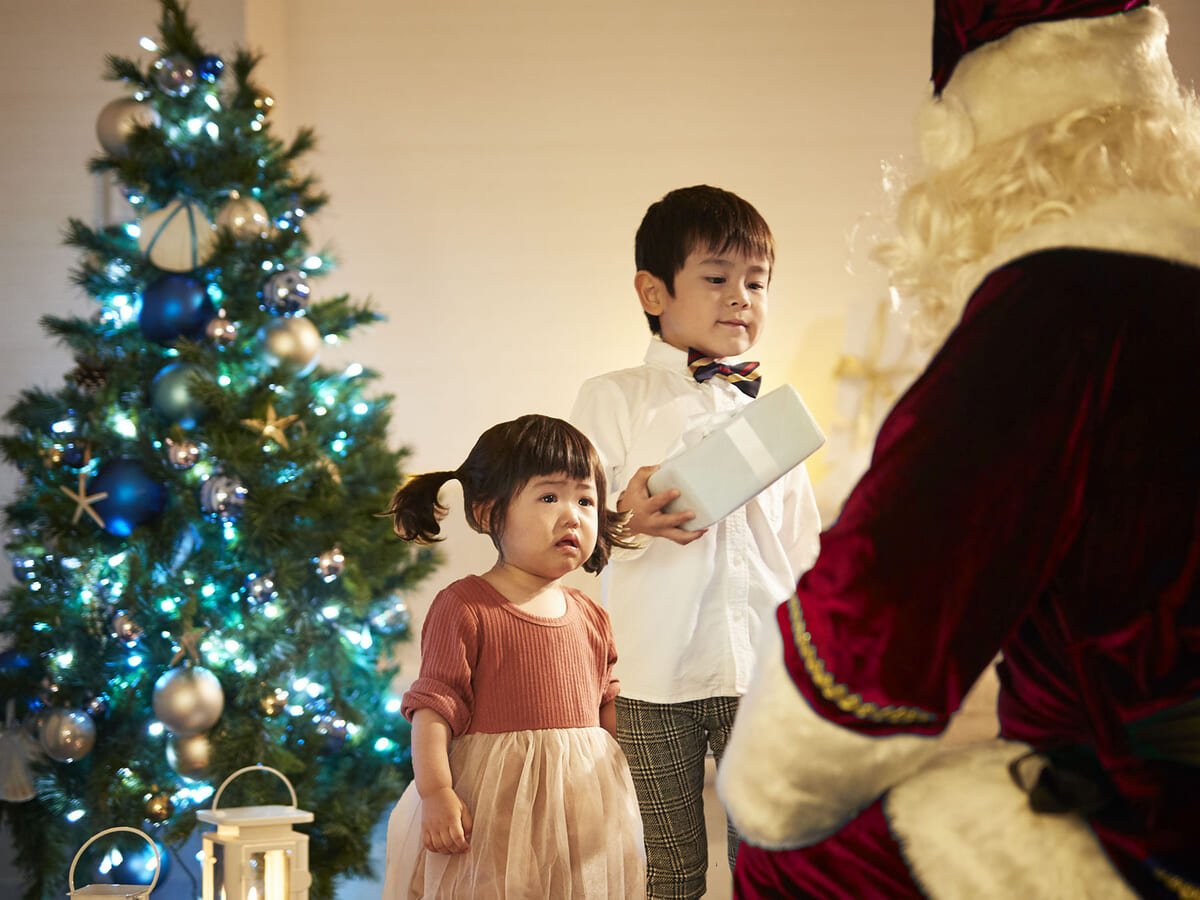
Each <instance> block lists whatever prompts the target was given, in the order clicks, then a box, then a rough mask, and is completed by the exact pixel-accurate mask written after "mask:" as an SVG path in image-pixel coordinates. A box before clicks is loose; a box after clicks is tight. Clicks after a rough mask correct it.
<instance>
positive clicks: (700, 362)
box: [688, 347, 762, 397]
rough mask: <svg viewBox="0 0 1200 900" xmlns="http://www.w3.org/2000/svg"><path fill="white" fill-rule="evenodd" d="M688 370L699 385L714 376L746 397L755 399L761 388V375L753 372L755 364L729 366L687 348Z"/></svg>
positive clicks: (756, 366)
mask: <svg viewBox="0 0 1200 900" xmlns="http://www.w3.org/2000/svg"><path fill="white" fill-rule="evenodd" d="M688 368H689V369H690V370H691V372H692V376H693V377H694V378H695V379H696V380H697V381H699V382H701V383H703V382H705V381H708V380H709V379H710V378H712V377H713V376H714V375H715V376H717V377H718V378H724V379H725V380H726V381H728V382H729V383H730V384H732V385H733V386H734V387H735V388H737V389H738V390H739V391H741V392H742V393H743V394H745V395H746V396H747V397H757V396H758V389H759V388H760V387H761V386H762V381H761V380H760V379H761V378H762V375H761V374H759V373H758V372H756V371H755V370H756V369H757V368H758V363H756V362H740V363H735V364H734V365H732V366H731V365H728V364H726V363H723V362H717V361H716V360H715V359H713V358H712V357H710V356H705V355H704V354H703V353H701V352H700V351H699V350H693V349H692V348H690V347H689V348H688Z"/></svg>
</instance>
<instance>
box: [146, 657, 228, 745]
mask: <svg viewBox="0 0 1200 900" xmlns="http://www.w3.org/2000/svg"><path fill="white" fill-rule="evenodd" d="M153 705H154V715H155V717H156V718H157V719H158V721H160V722H162V724H163V727H164V728H166V729H167V731H169V732H171V733H172V734H179V735H184V736H189V735H193V734H202V733H203V732H205V731H208V729H210V728H212V727H213V725H215V724H217V719H219V718H221V711H222V710H223V709H224V708H225V692H224V691H223V690H222V689H221V682H220V681H218V680H217V676H216V675H214V674H213V673H212V672H210V671H209V670H208V669H206V668H204V667H203V666H197V665H185V666H183V667H181V668H178V669H170V670H168V671H166V672H164V673H163V674H162V675H160V676H159V678H158V680H157V681H156V682H154V695H153Z"/></svg>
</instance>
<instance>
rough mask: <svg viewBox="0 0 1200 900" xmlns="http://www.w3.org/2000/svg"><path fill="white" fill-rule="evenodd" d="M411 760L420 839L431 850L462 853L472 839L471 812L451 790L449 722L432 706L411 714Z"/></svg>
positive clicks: (452, 784)
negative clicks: (418, 798) (419, 801)
mask: <svg viewBox="0 0 1200 900" xmlns="http://www.w3.org/2000/svg"><path fill="white" fill-rule="evenodd" d="M412 726H413V727H412V761H413V776H414V781H415V782H416V785H417V794H418V795H419V796H420V797H421V841H422V843H423V844H424V845H425V849H426V850H430V851H432V852H434V853H465V852H466V851H467V850H469V849H470V847H471V843H470V838H471V812H470V810H468V809H467V806H466V804H465V803H463V802H462V799H461V798H460V797H459V796H458V794H456V793H455V792H454V781H453V778H452V777H451V775H450V735H451V731H450V723H449V722H447V721H446V720H445V719H444V718H443V717H442V716H440V715H439V714H438V713H436V712H434V711H433V710H432V709H428V708H424V707H423V708H421V709H418V710H417V711H416V712H415V713H413V718H412Z"/></svg>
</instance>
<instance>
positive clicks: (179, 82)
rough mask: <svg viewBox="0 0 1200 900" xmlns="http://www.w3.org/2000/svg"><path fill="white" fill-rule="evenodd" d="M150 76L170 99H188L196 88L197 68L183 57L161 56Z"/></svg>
mask: <svg viewBox="0 0 1200 900" xmlns="http://www.w3.org/2000/svg"><path fill="white" fill-rule="evenodd" d="M150 74H151V78H153V79H154V83H155V84H156V85H158V89H159V90H160V91H162V92H163V93H164V94H166V95H167V96H168V97H186V96H187V95H188V94H190V93H191V92H192V91H193V90H194V89H195V87H196V67H195V66H193V65H192V62H191V60H189V59H187V58H186V57H183V56H160V57H159V58H158V59H156V60H155V61H154V68H153V70H152V71H151V73H150Z"/></svg>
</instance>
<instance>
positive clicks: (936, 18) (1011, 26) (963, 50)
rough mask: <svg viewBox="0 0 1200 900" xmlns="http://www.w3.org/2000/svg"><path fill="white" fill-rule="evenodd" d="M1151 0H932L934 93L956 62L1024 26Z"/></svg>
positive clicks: (1124, 8) (1132, 6)
mask: <svg viewBox="0 0 1200 900" xmlns="http://www.w3.org/2000/svg"><path fill="white" fill-rule="evenodd" d="M1149 2H1150V0H935V3H934V12H933V89H934V92H935V93H938V94H940V93H941V92H942V88H944V87H945V86H946V82H947V81H949V80H950V76H951V74H953V72H954V67H955V66H956V65H958V61H959V60H960V59H962V58H963V56H965V55H966V54H968V53H970V52H971V51H972V50H974V49H975V48H976V47H982V46H983V45H984V44H986V43H989V42H990V41H995V40H999V39H1000V38H1002V37H1004V36H1005V35H1007V34H1009V33H1010V32H1012V31H1015V30H1016V29H1018V28H1020V27H1022V26H1023V25H1035V24H1038V23H1043V22H1057V21H1061V20H1062V19H1089V18H1095V17H1096V16H1111V15H1115V14H1117V13H1123V12H1129V11H1130V10H1133V9H1137V8H1138V7H1141V6H1146V5H1147V4H1148V3H1149Z"/></svg>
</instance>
